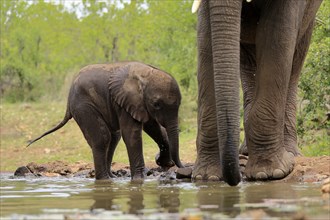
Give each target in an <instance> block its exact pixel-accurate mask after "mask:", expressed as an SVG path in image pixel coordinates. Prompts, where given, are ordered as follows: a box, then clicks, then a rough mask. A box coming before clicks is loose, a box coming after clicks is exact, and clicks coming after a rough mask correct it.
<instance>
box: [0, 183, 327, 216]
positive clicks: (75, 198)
mask: <svg viewBox="0 0 330 220" xmlns="http://www.w3.org/2000/svg"><path fill="white" fill-rule="evenodd" d="M0 190H1V195H0V201H1V216H8V215H11V214H28V213H29V214H32V213H33V214H38V213H44V212H45V210H47V212H50V210H55V211H56V212H57V213H68V210H72V212H73V213H75V212H76V211H77V210H79V211H80V212H87V213H99V212H102V210H111V211H117V212H118V213H126V214H134V215H138V216H140V215H149V214H154V213H184V212H192V211H196V212H201V213H209V214H219V213H221V214H223V215H225V216H228V217H233V218H235V217H237V216H240V215H241V214H242V213H244V212H246V211H248V210H255V209H262V210H264V211H265V212H266V213H267V215H268V216H271V217H284V216H291V215H293V214H295V213H297V212H304V213H307V214H309V213H313V215H314V213H317V214H321V215H324V214H328V211H329V209H324V205H325V203H324V201H323V200H322V198H321V193H320V187H319V185H316V184H314V185H313V184H292V183H280V182H269V183H241V184H240V185H239V186H236V187H229V186H227V185H226V184H224V183H184V182H181V183H174V184H171V183H162V182H159V181H156V180H147V181H145V182H144V183H143V184H136V183H131V182H130V181H129V180H119V181H114V182H111V183H107V184H97V183H94V182H93V181H91V180H84V179H76V180H75V181H70V180H67V179H64V180H59V181H58V180H57V181H52V180H49V179H48V180H47V181H45V180H39V181H34V180H32V181H26V180H25V181H22V180H3V179H1V187H0ZM62 194H65V196H66V197H65V199H63V196H59V195H62ZM327 204H328V205H329V203H327ZM17 207H20V208H19V209H17Z"/></svg>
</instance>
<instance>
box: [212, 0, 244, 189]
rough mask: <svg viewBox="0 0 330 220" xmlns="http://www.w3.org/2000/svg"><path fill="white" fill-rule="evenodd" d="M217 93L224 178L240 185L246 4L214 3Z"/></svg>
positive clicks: (237, 1)
mask: <svg viewBox="0 0 330 220" xmlns="http://www.w3.org/2000/svg"><path fill="white" fill-rule="evenodd" d="M209 3H210V4H209V8H210V23H211V37H212V53H213V69H214V89H215V99H216V100H215V101H216V111H217V129H218V141H219V151H220V162H221V167H222V175H223V178H224V180H225V181H226V182H227V183H228V184H229V185H237V184H238V183H239V182H240V179H241V178H240V172H239V164H238V145H239V124H240V123H239V119H240V117H239V86H240V85H239V80H240V79H239V65H240V58H239V57H240V16H241V8H242V0H214V1H212V0H210V2H209Z"/></svg>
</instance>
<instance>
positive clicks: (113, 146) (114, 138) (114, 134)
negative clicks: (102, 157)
mask: <svg viewBox="0 0 330 220" xmlns="http://www.w3.org/2000/svg"><path fill="white" fill-rule="evenodd" d="M120 138H121V135H120V131H117V132H112V133H111V142H110V147H109V149H108V153H107V161H108V162H107V164H108V166H109V168H108V170H109V175H110V177H115V175H114V174H112V172H111V164H112V159H113V154H114V152H115V150H116V147H117V145H118V142H119V140H120Z"/></svg>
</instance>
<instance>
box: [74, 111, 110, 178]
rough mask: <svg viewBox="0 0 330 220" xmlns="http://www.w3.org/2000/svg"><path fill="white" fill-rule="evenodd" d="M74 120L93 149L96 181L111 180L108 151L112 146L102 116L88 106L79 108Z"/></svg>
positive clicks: (75, 112)
mask: <svg viewBox="0 0 330 220" xmlns="http://www.w3.org/2000/svg"><path fill="white" fill-rule="evenodd" d="M73 118H74V119H75V121H76V122H77V124H78V125H79V127H80V129H81V131H82V133H83V135H84V137H85V139H86V141H87V143H88V144H89V146H90V147H91V148H92V152H93V159H94V167H95V179H96V180H104V179H109V178H110V176H109V173H110V172H109V164H108V161H107V151H108V147H109V145H110V141H111V140H110V139H111V138H110V132H109V130H108V127H107V125H106V123H105V122H104V120H103V119H102V117H101V115H99V114H98V113H97V111H95V110H94V109H93V108H91V107H89V106H88V105H82V106H81V107H77V108H76V110H75V111H74V112H73Z"/></svg>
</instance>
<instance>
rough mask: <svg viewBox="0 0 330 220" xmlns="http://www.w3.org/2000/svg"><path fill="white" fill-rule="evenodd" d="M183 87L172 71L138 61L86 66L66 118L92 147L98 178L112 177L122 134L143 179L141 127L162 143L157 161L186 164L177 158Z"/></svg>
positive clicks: (76, 82)
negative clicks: (74, 124) (74, 122)
mask: <svg viewBox="0 0 330 220" xmlns="http://www.w3.org/2000/svg"><path fill="white" fill-rule="evenodd" d="M180 102H181V94H180V90H179V86H178V84H177V82H176V81H175V79H174V78H173V77H171V76H170V75H169V74H167V73H165V72H163V71H161V70H159V69H157V68H155V67H152V66H149V65H146V64H143V63H139V62H119V63H114V64H95V65H89V66H86V67H84V68H83V69H81V70H80V72H79V74H78V76H77V77H76V79H75V80H74V81H73V84H72V86H71V88H70V93H69V98H68V103H67V110H66V113H65V116H64V119H63V120H62V122H60V123H59V124H58V125H57V126H55V127H54V128H52V129H51V130H49V131H47V132H45V133H44V134H43V135H41V136H40V137H38V138H36V139H34V140H31V141H29V144H28V145H30V144H32V143H33V142H35V141H37V140H39V139H40V138H42V137H44V136H45V135H48V134H50V133H52V132H54V131H56V130H58V129H60V128H61V127H63V126H64V125H65V124H66V123H67V122H68V121H69V120H70V119H71V118H72V117H73V118H74V119H75V121H76V122H77V123H78V125H79V127H80V129H81V131H82V133H83V134H84V137H85V139H86V140H87V142H88V144H89V145H90V147H91V148H92V152H93V158H94V165H95V173H96V179H97V180H103V179H109V178H110V177H113V174H112V173H111V162H112V157H113V153H114V151H115V149H116V146H117V144H118V142H119V140H120V138H121V136H123V140H124V142H125V144H126V148H127V152H128V156H129V163H130V169H131V176H132V180H141V179H143V178H144V168H145V165H144V159H143V154H142V129H143V130H144V131H145V132H146V133H147V134H148V135H149V136H150V137H151V138H152V139H153V140H154V141H155V142H156V143H157V144H158V147H159V151H160V152H159V154H158V155H157V157H156V163H157V164H158V165H160V166H161V167H164V168H168V167H171V166H174V164H175V165H176V166H178V167H183V166H182V164H181V162H180V159H179V134H178V132H179V130H178V111H179V106H180Z"/></svg>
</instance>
